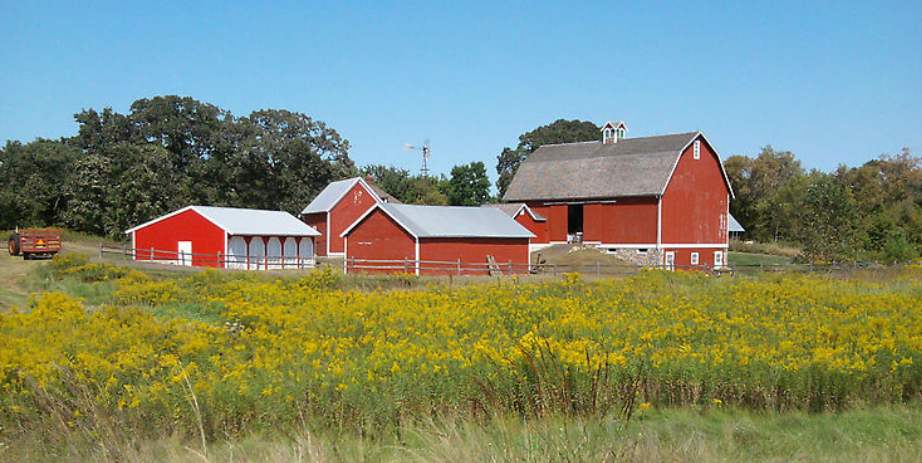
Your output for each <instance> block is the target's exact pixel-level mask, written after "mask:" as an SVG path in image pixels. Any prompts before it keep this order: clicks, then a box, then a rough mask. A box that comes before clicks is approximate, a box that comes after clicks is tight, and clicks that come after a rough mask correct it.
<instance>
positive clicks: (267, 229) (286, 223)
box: [125, 206, 320, 236]
mask: <svg viewBox="0 0 922 463" xmlns="http://www.w3.org/2000/svg"><path fill="white" fill-rule="evenodd" d="M188 210H192V211H195V212H197V213H198V214H199V215H201V216H202V217H204V218H206V219H208V221H210V222H211V223H213V224H215V225H216V226H218V228H221V229H222V230H224V231H226V232H227V233H228V234H231V235H248V236H250V235H252V236H320V233H319V232H318V231H317V230H314V228H313V227H311V226H309V225H307V224H305V223H304V222H302V221H300V220H298V219H297V217H295V216H293V215H291V214H289V213H287V212H283V211H264V210H259V209H239V208H233V207H212V206H187V207H184V208H182V209H180V210H178V211H174V212H171V213H169V214H167V215H164V216H162V217H158V218H156V219H154V220H151V221H149V222H145V223H143V224H141V225H138V226H137V227H134V228H132V229H129V230H126V231H125V233H132V232H134V231H136V230H138V229H141V228H144V227H146V226H148V225H151V224H154V223H156V222H159V221H161V220H164V219H167V218H170V217H172V216H174V215H177V214H180V213H182V212H186V211H188Z"/></svg>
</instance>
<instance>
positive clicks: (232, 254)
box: [225, 236, 247, 269]
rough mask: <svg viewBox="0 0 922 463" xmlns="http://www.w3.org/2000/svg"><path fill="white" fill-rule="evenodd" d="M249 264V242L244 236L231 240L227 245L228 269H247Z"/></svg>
mask: <svg viewBox="0 0 922 463" xmlns="http://www.w3.org/2000/svg"><path fill="white" fill-rule="evenodd" d="M246 263H247V242H246V240H245V239H243V237H242V236H235V237H233V238H231V240H230V243H228V244H227V265H226V266H225V267H226V268H234V269H245V268H246Z"/></svg>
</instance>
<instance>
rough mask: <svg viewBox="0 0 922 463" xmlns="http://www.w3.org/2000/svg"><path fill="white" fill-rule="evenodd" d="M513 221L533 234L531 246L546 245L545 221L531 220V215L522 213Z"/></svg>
mask: <svg viewBox="0 0 922 463" xmlns="http://www.w3.org/2000/svg"><path fill="white" fill-rule="evenodd" d="M515 221H516V222H518V223H519V225H521V226H523V227H525V228H527V229H528V231H530V232H532V233H534V234H535V238H532V239H531V242H532V244H535V243H547V220H542V221H537V220H535V219H532V218H531V214H529V213H528V212H524V211H523V212H522V213H521V214H519V215H518V216H517V217H516V218H515Z"/></svg>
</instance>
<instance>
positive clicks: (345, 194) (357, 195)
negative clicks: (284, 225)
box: [301, 177, 400, 256]
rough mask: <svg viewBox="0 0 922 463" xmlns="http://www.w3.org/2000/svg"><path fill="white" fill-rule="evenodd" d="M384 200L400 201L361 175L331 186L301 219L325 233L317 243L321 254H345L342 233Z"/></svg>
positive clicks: (309, 206)
mask: <svg viewBox="0 0 922 463" xmlns="http://www.w3.org/2000/svg"><path fill="white" fill-rule="evenodd" d="M382 202H385V203H398V204H399V203H400V202H399V201H397V200H396V199H395V198H394V197H392V196H390V195H388V194H387V193H386V192H384V190H381V189H380V188H378V187H376V186H375V185H374V184H372V183H371V182H370V180H366V179H363V178H360V177H355V178H349V179H346V180H340V181H338V182H333V183H331V184H329V185H327V187H326V188H324V189H323V191H321V192H320V194H318V195H317V197H316V198H314V200H313V201H311V203H310V204H308V205H307V207H306V208H304V210H303V211H301V220H303V221H304V223H306V224H308V225H310V226H312V227H314V228H315V229H317V230H318V231H319V232H320V233H321V234H322V235H323V238H322V239H320V240H318V243H317V255H318V256H342V255H343V254H345V247H344V242H343V238H342V237H341V236H340V234H342V232H343V230H345V229H346V227H348V226H349V225H351V224H352V223H353V222H355V220H356V219H358V218H359V217H360V216H361V215H362V214H364V213H365V212H367V211H368V209H369V208H371V207H372V206H374V205H375V204H378V203H382Z"/></svg>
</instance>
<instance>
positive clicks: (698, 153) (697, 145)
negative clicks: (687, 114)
mask: <svg viewBox="0 0 922 463" xmlns="http://www.w3.org/2000/svg"><path fill="white" fill-rule="evenodd" d="M695 159H701V140H695Z"/></svg>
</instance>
